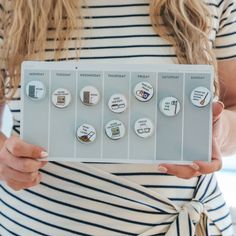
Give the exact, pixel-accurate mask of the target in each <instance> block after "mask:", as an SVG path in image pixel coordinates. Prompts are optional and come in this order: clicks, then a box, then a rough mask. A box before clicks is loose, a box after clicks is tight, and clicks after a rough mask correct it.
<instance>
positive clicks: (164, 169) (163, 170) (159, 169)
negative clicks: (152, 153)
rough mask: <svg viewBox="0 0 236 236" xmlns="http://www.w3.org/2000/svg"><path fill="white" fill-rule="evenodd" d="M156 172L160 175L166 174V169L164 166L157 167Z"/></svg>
mask: <svg viewBox="0 0 236 236" xmlns="http://www.w3.org/2000/svg"><path fill="white" fill-rule="evenodd" d="M157 170H158V171H159V172H162V173H166V172H167V169H166V168H165V167H164V166H158V168H157Z"/></svg>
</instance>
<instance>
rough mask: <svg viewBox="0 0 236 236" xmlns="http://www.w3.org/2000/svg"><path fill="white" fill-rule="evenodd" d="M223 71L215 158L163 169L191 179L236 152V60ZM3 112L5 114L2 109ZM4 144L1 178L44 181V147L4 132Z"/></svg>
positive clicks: (15, 185) (18, 185)
mask: <svg viewBox="0 0 236 236" xmlns="http://www.w3.org/2000/svg"><path fill="white" fill-rule="evenodd" d="M219 71H220V76H221V80H222V83H221V86H222V91H223V93H222V94H223V95H221V97H220V100H221V101H222V102H223V103H224V105H223V103H221V102H219V103H215V104H213V122H214V125H213V140H212V141H213V146H212V153H213V155H212V161H211V162H210V163H205V162H202V161H195V162H194V163H193V164H192V165H188V166H187V165H185V166H180V165H171V164H161V165H159V167H158V170H159V171H162V172H166V173H169V174H173V175H175V176H177V177H180V178H185V179H189V178H192V177H194V176H198V175H201V174H208V173H212V172H215V171H218V170H220V169H221V167H222V156H226V155H231V154H233V153H235V152H236V142H235V140H236V125H235V124H236V85H235V84H236V83H235V75H236V60H231V61H224V62H219ZM223 84H224V85H223ZM234 85H235V86H234ZM0 114H1V116H2V112H0ZM0 123H1V122H0ZM0 148H1V149H0V180H3V181H5V182H6V183H7V185H8V186H10V187H11V188H12V189H14V190H16V191H17V190H21V189H25V188H29V187H32V186H35V185H37V184H39V183H40V181H41V174H40V173H39V169H40V168H42V167H44V166H45V165H46V163H47V162H45V161H40V158H42V157H45V155H46V153H45V152H44V149H43V148H41V147H38V146H34V145H31V144H28V143H25V142H24V141H22V140H20V138H18V137H15V136H12V137H10V138H8V139H7V138H6V137H5V136H4V134H2V133H0Z"/></svg>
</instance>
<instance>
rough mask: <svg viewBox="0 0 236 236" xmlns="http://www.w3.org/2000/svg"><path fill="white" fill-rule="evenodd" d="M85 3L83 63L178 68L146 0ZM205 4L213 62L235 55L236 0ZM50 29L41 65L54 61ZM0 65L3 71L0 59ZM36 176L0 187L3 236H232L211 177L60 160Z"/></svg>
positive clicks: (16, 111) (15, 110)
mask: <svg viewBox="0 0 236 236" xmlns="http://www.w3.org/2000/svg"><path fill="white" fill-rule="evenodd" d="M8 1H10V0H5V1H3V0H0V3H1V5H0V11H1V12H2V11H7V10H10V9H7V7H8V6H6V5H4V4H3V2H4V3H5V4H6V2H8ZM86 2H87V5H88V8H83V14H84V15H85V16H90V17H86V18H85V20H84V35H83V38H82V50H81V56H80V59H81V60H83V61H87V62H106V63H139V64H141V63H144V64H147V63H152V64H153V63H158V64H161V63H165V64H166V63H176V55H175V52H174V49H173V46H172V45H171V44H170V43H169V42H167V41H166V40H164V39H162V38H161V37H159V36H158V35H156V33H155V32H154V31H153V29H152V26H151V22H150V18H149V1H148V0H127V1H125V2H124V1H123V0H87V1H86ZM207 4H208V5H209V7H210V9H211V12H212V17H213V20H214V26H213V28H212V30H211V33H210V35H209V38H210V40H212V41H213V42H214V52H215V54H216V56H217V58H218V59H219V60H229V59H233V58H236V43H235V42H236V1H235V0H208V1H207ZM0 25H2V22H1V23H0ZM52 30H53V29H49V30H48V37H47V49H46V58H45V60H53V42H52V36H50V35H52ZM76 38H77V35H76V33H74V34H73V33H72V36H71V38H70V40H68V42H67V43H66V45H65V48H68V49H69V59H70V60H75V59H77V58H76V48H74V40H75V39H76ZM0 40H4V39H3V37H2V34H1V31H0ZM1 50H3V49H1ZM0 57H1V54H0ZM63 58H65V55H63V54H62V56H61V59H63ZM0 60H1V64H0V67H1V68H4V58H1V59H0ZM19 94H20V87H19V89H18V91H17V93H16V94H15V97H14V99H13V100H12V101H11V102H10V103H9V106H10V109H11V112H12V115H13V119H14V125H13V130H12V134H14V135H19V133H20V111H21V107H20V96H19ZM41 173H42V174H43V180H42V182H41V184H40V185H38V186H36V187H33V188H30V189H26V190H22V191H19V192H14V191H13V190H11V189H10V188H9V187H7V186H6V185H5V184H4V183H2V184H0V198H1V203H0V204H1V205H0V234H1V235H2V236H7V235H22V236H34V235H57V236H60V235H96V236H97V235H98V236H106V235H108V236H118V235H142V236H145V235H146V236H147V235H148V236H150V235H167V236H168V235H171V236H172V235H173V236H175V235H180V236H186V235H190V236H191V235H194V234H195V233H196V232H195V225H196V223H197V222H199V221H204V222H205V223H206V227H205V228H204V231H205V232H206V235H215V236H216V235H225V236H226V235H227V236H228V235H233V233H232V227H231V219H230V215H229V210H228V208H227V206H226V203H225V202H224V199H223V196H222V194H221V192H220V190H219V188H218V186H217V181H216V179H215V176H214V175H213V174H211V175H207V176H201V177H198V178H192V179H189V180H185V179H180V178H177V177H175V176H171V175H168V174H162V173H159V172H157V168H156V166H155V165H151V164H109V163H103V164H98V163H93V164H89V163H57V162H50V163H48V164H47V165H46V167H44V168H43V169H42V170H41ZM201 213H204V214H202V215H204V216H206V219H205V218H204V217H203V218H200V216H201Z"/></svg>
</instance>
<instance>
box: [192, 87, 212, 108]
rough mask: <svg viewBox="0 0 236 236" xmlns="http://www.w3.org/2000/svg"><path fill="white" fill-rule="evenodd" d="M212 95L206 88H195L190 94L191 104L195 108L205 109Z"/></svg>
mask: <svg viewBox="0 0 236 236" xmlns="http://www.w3.org/2000/svg"><path fill="white" fill-rule="evenodd" d="M211 98H212V95H211V92H210V90H209V89H208V88H206V87H197V88H195V89H194V90H193V91H192V93H191V97H190V99H191V102H192V103H193V105H195V106H197V107H205V106H207V105H208V104H209V102H210V101H211Z"/></svg>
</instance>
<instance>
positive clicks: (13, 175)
mask: <svg viewBox="0 0 236 236" xmlns="http://www.w3.org/2000/svg"><path fill="white" fill-rule="evenodd" d="M0 172H1V175H2V176H4V179H3V180H5V181H7V180H14V181H17V182H22V183H27V182H28V183H30V182H33V181H34V180H35V179H36V178H37V177H38V175H39V173H38V171H35V172H30V173H24V172H20V171H17V170H14V169H12V168H10V167H8V166H4V165H3V166H1V168H0Z"/></svg>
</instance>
